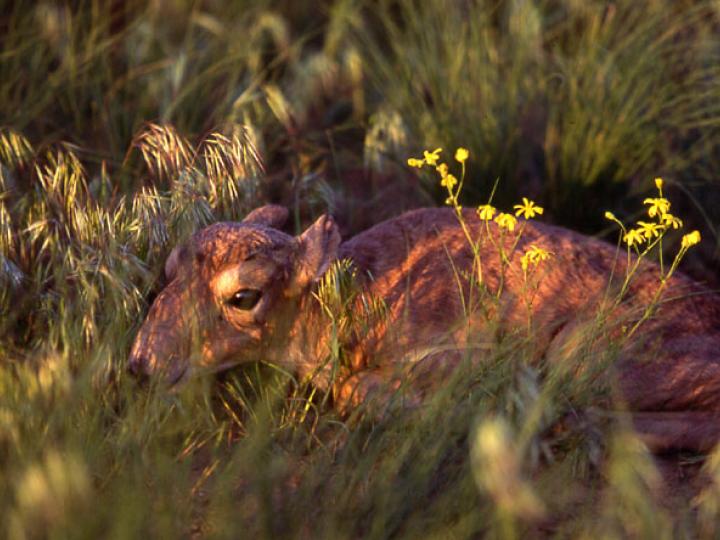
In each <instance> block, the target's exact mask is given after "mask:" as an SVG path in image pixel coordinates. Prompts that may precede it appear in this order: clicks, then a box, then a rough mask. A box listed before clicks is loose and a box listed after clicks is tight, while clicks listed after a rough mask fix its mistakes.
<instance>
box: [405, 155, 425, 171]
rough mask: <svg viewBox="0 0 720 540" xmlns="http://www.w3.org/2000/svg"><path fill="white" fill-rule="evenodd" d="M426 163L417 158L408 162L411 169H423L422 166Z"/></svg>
mask: <svg viewBox="0 0 720 540" xmlns="http://www.w3.org/2000/svg"><path fill="white" fill-rule="evenodd" d="M424 163H425V162H424V161H423V160H422V159H416V158H412V157H411V158H409V159H408V160H407V164H408V165H409V166H410V167H416V168H418V169H422V166H423V164H424Z"/></svg>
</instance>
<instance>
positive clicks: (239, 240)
mask: <svg viewBox="0 0 720 540" xmlns="http://www.w3.org/2000/svg"><path fill="white" fill-rule="evenodd" d="M286 219H287V210H286V209H285V208H282V207H279V206H272V205H271V206H264V207H262V208H259V209H257V210H255V211H253V212H251V213H250V214H249V215H248V216H247V217H246V218H245V220H243V221H242V222H241V223H217V224H215V225H211V226H210V227H207V228H206V229H204V230H202V231H200V232H198V233H196V234H195V235H194V236H193V237H192V238H191V239H190V241H189V242H188V243H186V244H185V245H183V246H178V247H176V248H175V249H174V250H173V252H172V253H171V254H170V256H169V257H168V260H167V262H166V264H165V274H166V278H167V281H168V285H167V286H166V287H165V289H163V291H162V292H161V293H160V294H159V295H158V297H157V298H156V299H155V301H154V303H153V305H152V307H151V308H150V311H149V313H148V315H147V318H146V320H145V322H144V323H143V325H142V327H141V328H140V331H139V332H138V334H137V337H136V338H135V343H134V344H133V347H132V350H131V353H130V359H129V368H130V370H131V371H132V372H133V373H135V374H136V375H145V376H154V375H162V376H163V377H165V378H166V380H167V381H168V382H169V383H171V384H174V383H175V382H177V381H178V380H180V379H182V378H183V376H184V375H186V374H187V373H188V372H189V371H195V370H210V371H217V370H221V369H225V368H228V367H230V366H233V365H236V364H240V363H245V362H252V361H256V360H263V359H265V360H270V361H275V362H281V363H282V362H283V360H284V359H283V358H282V355H283V348H286V347H287V343H288V340H289V338H290V334H291V333H292V328H293V326H294V324H295V323H296V320H297V318H298V316H299V313H298V310H299V309H300V306H301V305H302V304H303V302H302V299H303V297H304V296H306V295H307V292H308V289H309V288H310V287H311V285H312V284H313V283H314V282H315V281H316V280H317V279H318V278H319V277H320V276H321V275H322V274H323V273H324V272H325V270H327V268H328V266H329V265H330V263H332V261H333V260H334V259H335V258H336V256H337V250H338V246H339V244H340V235H339V233H338V230H337V226H336V225H335V223H334V222H333V220H332V218H330V217H328V216H322V217H320V218H319V219H318V220H317V221H316V222H315V223H314V224H313V225H311V226H310V227H309V228H308V229H307V230H306V231H305V232H303V233H302V234H301V235H300V236H297V237H293V236H290V235H287V234H285V233H283V232H281V231H279V230H278V228H279V227H281V226H282V224H283V223H284V222H285V220H286Z"/></svg>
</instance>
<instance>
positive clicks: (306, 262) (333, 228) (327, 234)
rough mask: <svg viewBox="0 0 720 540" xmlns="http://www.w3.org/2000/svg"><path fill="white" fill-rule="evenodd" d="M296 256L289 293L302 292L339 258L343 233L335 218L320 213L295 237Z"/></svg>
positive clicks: (290, 294)
mask: <svg viewBox="0 0 720 540" xmlns="http://www.w3.org/2000/svg"><path fill="white" fill-rule="evenodd" d="M295 242H296V248H297V250H296V258H295V263H294V265H293V269H292V275H291V277H290V283H289V287H288V290H287V295H288V296H296V295H298V294H301V293H302V292H303V291H304V290H305V289H307V288H308V287H309V286H310V285H312V284H313V283H314V282H316V281H317V280H318V279H320V277H321V276H322V275H323V274H324V273H325V271H326V270H327V269H328V267H329V266H330V265H331V264H332V262H333V261H334V260H335V259H337V256H338V248H339V247H340V232H339V231H338V226H337V225H336V224H335V221H334V220H333V218H332V217H330V216H327V215H323V216H320V217H319V218H318V219H317V221H316V222H315V223H313V224H312V225H310V227H308V228H307V229H306V230H305V232H303V233H302V234H301V235H300V236H298V237H297V238H296V239H295Z"/></svg>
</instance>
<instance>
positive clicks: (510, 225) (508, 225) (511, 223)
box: [495, 212, 517, 231]
mask: <svg viewBox="0 0 720 540" xmlns="http://www.w3.org/2000/svg"><path fill="white" fill-rule="evenodd" d="M495 223H497V224H498V226H500V228H502V229H507V230H508V231H514V230H515V225H517V219H515V216H513V215H512V214H506V213H505V212H500V213H499V214H498V216H497V217H496V218H495Z"/></svg>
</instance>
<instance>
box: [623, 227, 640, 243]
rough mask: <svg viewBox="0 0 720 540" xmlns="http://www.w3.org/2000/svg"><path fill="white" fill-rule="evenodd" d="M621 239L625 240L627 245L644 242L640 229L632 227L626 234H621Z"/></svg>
mask: <svg viewBox="0 0 720 540" xmlns="http://www.w3.org/2000/svg"><path fill="white" fill-rule="evenodd" d="M623 241H625V242H626V243H627V245H628V246H632V245H633V244H642V243H643V242H645V238H644V237H643V233H642V229H632V230H630V231H628V232H627V234H625V236H623Z"/></svg>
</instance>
